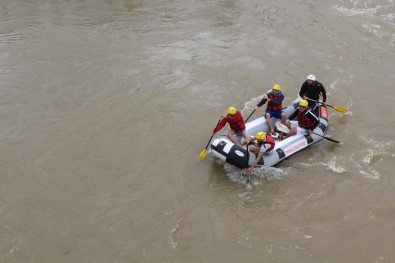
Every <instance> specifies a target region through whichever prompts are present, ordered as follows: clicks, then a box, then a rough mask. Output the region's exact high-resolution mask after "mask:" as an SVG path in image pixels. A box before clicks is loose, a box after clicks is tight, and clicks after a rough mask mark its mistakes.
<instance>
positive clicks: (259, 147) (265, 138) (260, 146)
mask: <svg viewBox="0 0 395 263" xmlns="http://www.w3.org/2000/svg"><path fill="white" fill-rule="evenodd" d="M255 138H256V140H257V143H256V144H255V145H252V146H250V148H249V150H250V151H251V152H254V153H258V156H257V157H256V160H255V162H254V163H253V164H252V165H251V167H249V168H248V169H247V173H250V172H251V171H252V169H254V167H255V166H256V165H257V164H258V163H259V161H260V160H261V159H262V157H263V155H269V154H272V153H273V149H274V144H275V141H274V138H273V137H272V136H271V135H270V134H266V133H264V132H258V133H257V134H256V135H255Z"/></svg>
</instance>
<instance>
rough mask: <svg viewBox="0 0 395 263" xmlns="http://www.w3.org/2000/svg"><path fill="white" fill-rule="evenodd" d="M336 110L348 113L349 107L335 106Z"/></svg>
mask: <svg viewBox="0 0 395 263" xmlns="http://www.w3.org/2000/svg"><path fill="white" fill-rule="evenodd" d="M333 108H334V109H335V110H337V111H338V112H341V113H346V112H348V109H346V108H342V107H335V106H334V107H333Z"/></svg>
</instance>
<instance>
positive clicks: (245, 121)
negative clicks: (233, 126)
mask: <svg viewBox="0 0 395 263" xmlns="http://www.w3.org/2000/svg"><path fill="white" fill-rule="evenodd" d="M255 111H256V109H255V110H253V111H252V112H251V114H250V116H248V117H247V119H246V120H245V121H244V122H247V121H248V120H249V119H250V117H251V116H252V114H254V112H255Z"/></svg>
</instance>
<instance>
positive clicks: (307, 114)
mask: <svg viewBox="0 0 395 263" xmlns="http://www.w3.org/2000/svg"><path fill="white" fill-rule="evenodd" d="M306 116H307V118H309V119H310V120H312V121H314V126H313V127H312V128H311V129H309V133H311V132H310V131H313V130H314V129H315V128H317V126H318V123H319V121H318V117H317V116H316V115H315V114H314V113H312V112H311V110H308V112H307V113H306Z"/></svg>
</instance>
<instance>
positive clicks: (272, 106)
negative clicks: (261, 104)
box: [267, 92, 283, 110]
mask: <svg viewBox="0 0 395 263" xmlns="http://www.w3.org/2000/svg"><path fill="white" fill-rule="evenodd" d="M279 95H280V92H277V95H276V94H275V93H273V92H270V93H269V94H267V97H268V98H269V99H270V101H269V102H268V103H267V108H268V109H269V110H281V109H282V108H283V103H282V102H280V103H279V104H274V103H273V102H272V101H273V100H274V101H276V100H278V99H279V98H280V96H279Z"/></svg>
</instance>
